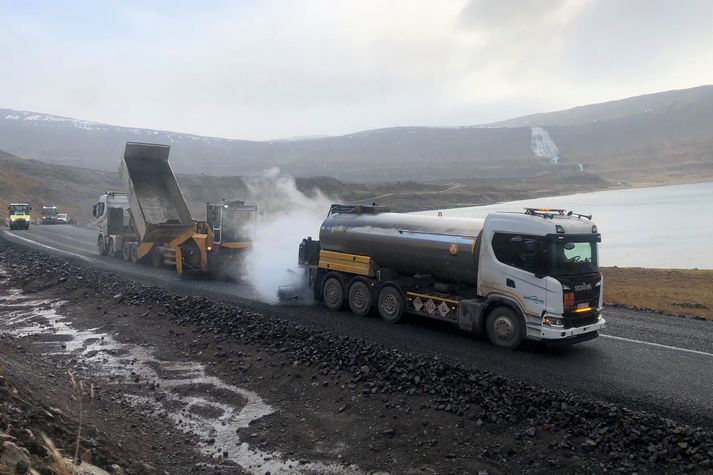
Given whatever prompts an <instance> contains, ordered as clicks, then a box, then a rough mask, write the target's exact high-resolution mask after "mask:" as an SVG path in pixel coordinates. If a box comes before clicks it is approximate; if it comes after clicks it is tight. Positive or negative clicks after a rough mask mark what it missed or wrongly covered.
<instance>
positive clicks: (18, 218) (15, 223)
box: [7, 203, 32, 230]
mask: <svg viewBox="0 0 713 475" xmlns="http://www.w3.org/2000/svg"><path fill="white" fill-rule="evenodd" d="M7 210H8V214H9V216H8V218H9V220H10V229H11V230H20V229H24V230H27V229H30V221H32V216H31V215H30V211H32V206H30V205H29V204H28V203H10V206H8V207H7Z"/></svg>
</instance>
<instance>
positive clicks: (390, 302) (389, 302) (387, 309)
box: [381, 294, 399, 315]
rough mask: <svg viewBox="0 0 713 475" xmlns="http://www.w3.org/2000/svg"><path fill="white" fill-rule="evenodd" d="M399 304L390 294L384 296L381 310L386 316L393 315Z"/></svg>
mask: <svg viewBox="0 0 713 475" xmlns="http://www.w3.org/2000/svg"><path fill="white" fill-rule="evenodd" d="M398 307H399V303H398V302H397V301H396V297H394V296H393V295H391V294H388V295H385V296H384V298H383V299H382V300H381V309H382V310H383V311H384V313H385V314H387V315H395V314H396V312H397V311H398Z"/></svg>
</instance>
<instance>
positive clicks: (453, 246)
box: [448, 243, 458, 256]
mask: <svg viewBox="0 0 713 475" xmlns="http://www.w3.org/2000/svg"><path fill="white" fill-rule="evenodd" d="M448 250H449V251H450V252H451V254H453V255H454V256H455V255H456V254H458V244H456V243H453V244H451V247H450V248H449V249H448Z"/></svg>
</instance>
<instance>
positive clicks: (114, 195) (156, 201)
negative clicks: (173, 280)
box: [93, 142, 257, 275]
mask: <svg viewBox="0 0 713 475" xmlns="http://www.w3.org/2000/svg"><path fill="white" fill-rule="evenodd" d="M169 151H170V147H169V146H168V145H157V144H146V143H135V142H128V143H127V144H126V150H125V152H124V157H123V159H122V162H121V166H120V168H119V176H120V177H121V179H122V181H123V182H124V184H125V186H126V192H115V191H108V192H106V193H104V194H103V195H101V196H100V198H99V201H98V203H97V204H96V205H94V210H93V214H94V216H95V217H96V218H97V221H96V229H97V248H98V250H99V253H100V254H102V255H111V256H117V257H118V256H122V257H123V258H124V260H127V261H132V262H143V263H150V264H152V265H153V266H154V267H162V266H164V265H168V266H171V267H175V268H176V271H177V272H178V273H179V274H180V275H185V274H222V273H224V272H225V267H226V266H225V265H224V264H225V261H226V260H227V259H228V258H234V257H235V255H236V253H237V254H239V252H238V251H241V250H244V249H247V248H249V247H250V240H249V235H248V234H246V233H245V232H244V231H246V230H248V229H249V228H250V225H249V224H248V223H247V222H243V221H245V220H249V219H252V220H254V219H255V215H256V211H257V210H256V208H255V207H246V206H245V205H244V203H241V206H239V207H238V206H231V205H230V203H231V202H228V203H222V204H221V205H220V206H217V205H210V204H209V205H208V216H209V220H207V221H196V220H194V219H193V218H192V216H191V212H190V210H189V208H188V205H187V203H186V200H185V199H184V197H183V194H182V193H181V189H180V187H179V186H178V181H177V180H176V176H175V174H174V173H173V170H172V169H171V166H170V164H169V163H168V155H169ZM246 208H249V209H246ZM238 209H239V211H240V213H238V212H237V211H238ZM233 211H236V213H235V214H233ZM238 217H240V219H238ZM213 227H217V229H216V231H217V232H218V240H217V241H216V240H215V232H214V229H213ZM237 238H239V240H238V241H232V240H231V239H237Z"/></svg>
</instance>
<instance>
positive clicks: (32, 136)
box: [0, 86, 713, 183]
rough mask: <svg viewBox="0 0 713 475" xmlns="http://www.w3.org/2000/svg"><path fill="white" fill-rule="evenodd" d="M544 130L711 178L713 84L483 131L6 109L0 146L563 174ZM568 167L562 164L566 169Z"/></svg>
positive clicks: (81, 161)
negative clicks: (201, 124) (223, 122)
mask: <svg viewBox="0 0 713 475" xmlns="http://www.w3.org/2000/svg"><path fill="white" fill-rule="evenodd" d="M536 126H537V127H543V128H545V130H546V131H547V132H548V133H549V135H550V137H551V138H552V139H553V140H554V143H555V144H556V146H557V148H558V149H559V151H560V163H561V164H563V165H565V167H566V166H577V165H579V164H583V165H584V166H585V167H586V168H587V169H588V170H591V171H592V173H595V174H597V175H600V176H603V177H605V178H607V179H609V180H612V181H633V182H636V183H655V182H682V181H692V180H701V179H713V135H712V134H711V133H710V131H711V130H713V86H702V87H698V88H692V89H686V90H680V91H668V92H662V93H658V94H648V95H644V96H638V97H632V98H627V99H622V100H618V101H611V102H606V103H602V104H592V105H587V106H581V107H576V108H573V109H570V110H566V111H559V112H548V113H543V114H535V115H531V116H527V117H521V118H518V119H513V120H509V121H504V122H500V123H496V124H489V125H486V126H467V127H394V128H388V129H377V130H369V131H364V132H359V133H354V134H348V135H343V136H337V137H314V138H307V139H302V140H275V141H265V142H258V141H247V140H226V139H220V138H211V137H198V136H194V135H188V134H178V133H173V132H164V131H156V130H149V129H133V128H126V127H119V126H111V125H106V124H97V123H90V122H83V121H77V120H74V119H68V118H61V117H56V116H49V115H44V114H37V113H33V112H18V111H11V110H2V109H0V148H1V149H4V150H7V151H9V152H11V153H14V154H16V155H19V156H22V157H28V158H35V159H40V160H44V161H47V162H50V163H55V164H64V165H73V166H81V167H86V168H96V169H103V170H107V171H113V170H114V169H115V167H116V163H117V161H118V157H120V156H121V153H122V150H123V147H124V144H125V142H126V141H144V142H153V143H165V144H169V145H171V148H172V150H171V160H172V164H173V166H174V169H175V170H177V171H178V172H182V173H193V174H201V173H202V174H206V175H213V176H235V175H242V176H244V175H257V174H259V173H260V172H261V171H262V170H264V169H268V168H271V167H275V166H277V167H280V169H281V170H282V171H283V172H285V173H288V174H291V175H294V176H301V177H309V176H330V177H333V178H337V179H339V180H341V181H347V182H392V183H396V182H398V181H403V180H412V181H418V182H431V181H434V180H453V179H482V178H486V179H490V178H497V179H500V178H508V179H518V178H529V177H533V176H537V175H540V174H545V173H546V174H550V173H556V174H558V173H562V171H561V170H559V169H555V167H553V166H552V165H550V164H549V163H548V162H547V161H544V160H542V159H540V158H538V157H537V156H535V154H534V153H533V151H532V149H531V139H532V130H531V128H532V127H536ZM560 168H561V167H560Z"/></svg>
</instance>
